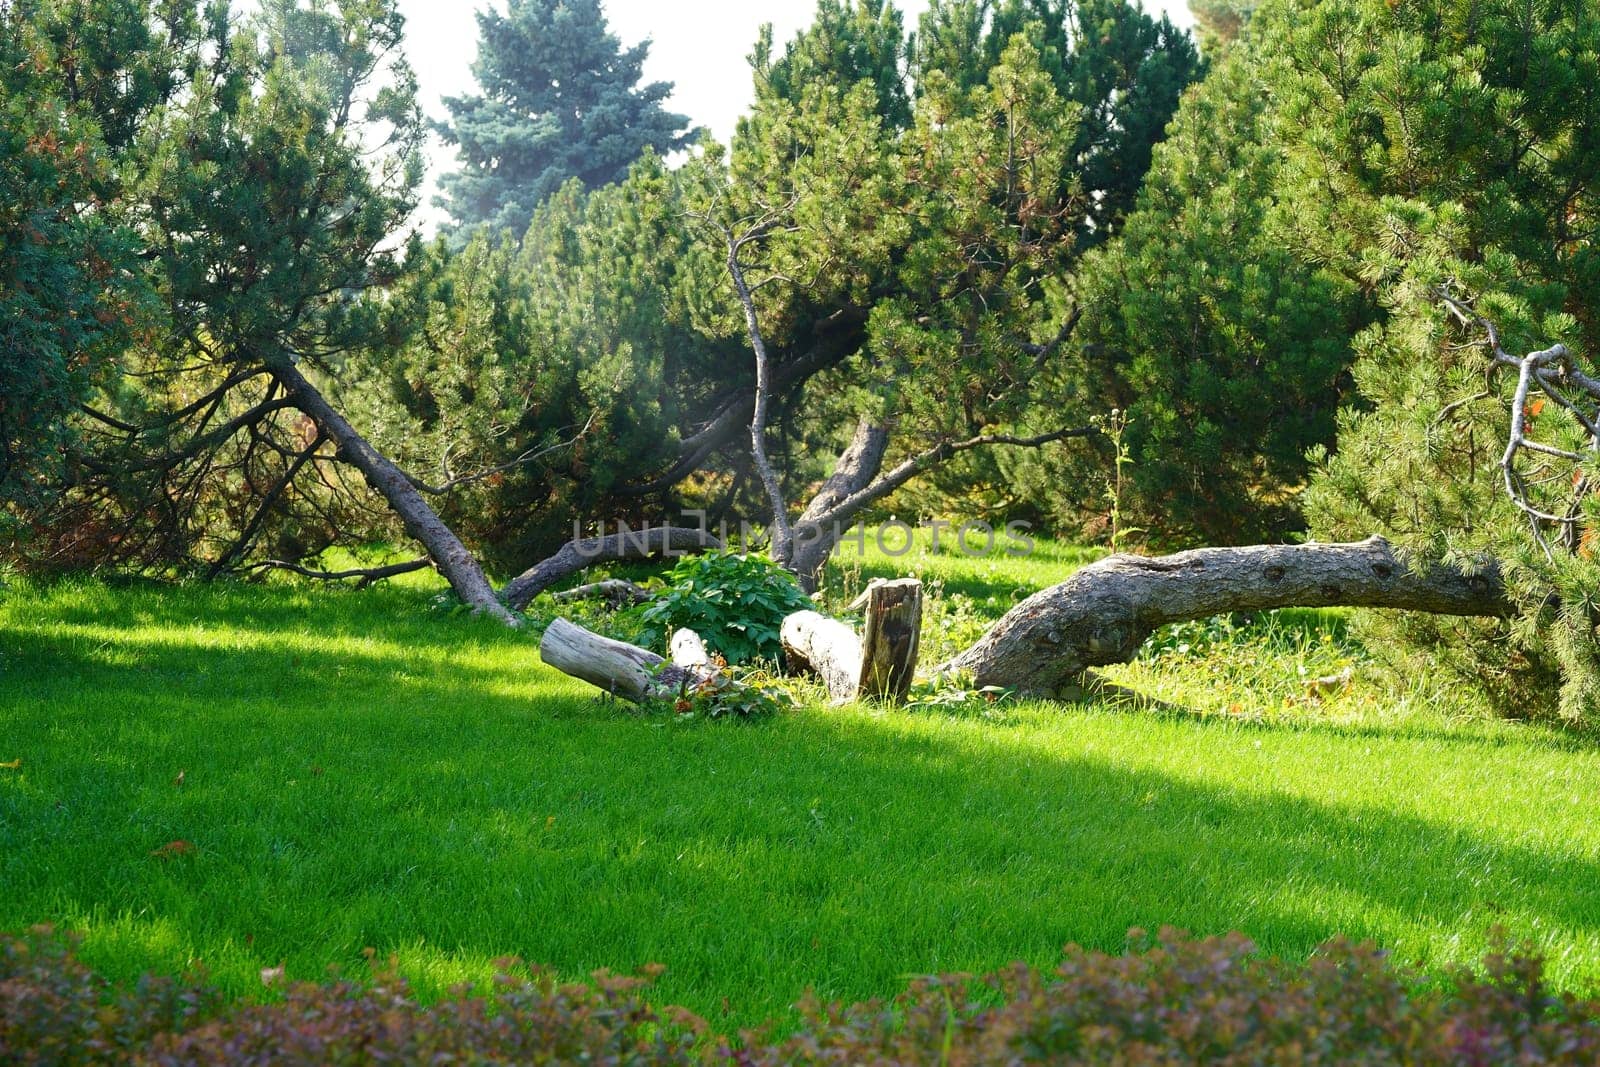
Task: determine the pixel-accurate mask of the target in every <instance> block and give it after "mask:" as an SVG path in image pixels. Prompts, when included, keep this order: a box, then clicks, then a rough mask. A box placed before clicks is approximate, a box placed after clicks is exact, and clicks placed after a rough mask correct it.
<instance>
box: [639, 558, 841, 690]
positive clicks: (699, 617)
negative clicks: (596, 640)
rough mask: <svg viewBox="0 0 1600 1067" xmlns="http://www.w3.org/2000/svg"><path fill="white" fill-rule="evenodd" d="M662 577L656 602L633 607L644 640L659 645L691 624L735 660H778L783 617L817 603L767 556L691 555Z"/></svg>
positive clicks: (720, 652) (717, 649)
mask: <svg viewBox="0 0 1600 1067" xmlns="http://www.w3.org/2000/svg"><path fill="white" fill-rule="evenodd" d="M662 581H663V582H664V584H665V587H664V588H663V589H662V590H661V593H660V594H659V595H658V596H657V597H656V598H655V599H654V600H653V601H651V602H650V603H648V604H645V605H643V606H641V607H638V608H635V609H632V611H631V614H632V616H633V618H634V619H635V620H636V621H637V622H638V623H639V624H640V630H639V635H638V639H639V641H640V643H641V644H644V645H646V646H648V647H651V648H659V647H662V646H664V645H665V644H666V642H667V637H668V635H670V634H671V633H672V632H673V631H675V630H679V629H690V630H693V631H694V632H695V633H697V634H699V635H700V636H701V637H702V638H703V639H704V640H705V643H706V647H707V648H708V649H709V650H711V651H712V652H715V653H717V654H718V655H720V656H722V658H723V659H725V660H726V661H727V662H729V663H733V664H740V663H750V662H753V661H755V660H766V661H769V662H774V663H775V662H777V660H778V658H779V656H780V654H781V653H782V651H783V646H782V644H781V642H780V641H779V636H778V632H779V629H780V627H782V625H783V620H784V618H785V617H786V616H788V615H791V614H793V613H794V612H796V611H804V610H806V609H808V608H811V607H812V606H813V605H812V603H811V599H810V598H809V597H807V596H806V594H805V593H804V592H802V591H801V589H800V586H799V585H797V584H796V583H795V579H794V575H792V574H790V573H789V572H788V571H786V570H784V569H783V568H781V567H779V566H778V565H777V564H775V563H773V562H772V561H771V560H770V559H768V558H767V557H765V556H757V555H744V554H738V553H732V552H718V553H707V554H705V555H702V556H691V557H688V558H686V559H683V560H681V561H680V562H679V563H678V564H677V566H675V567H673V568H672V569H671V570H670V571H668V572H667V573H666V574H665V575H663V576H662Z"/></svg>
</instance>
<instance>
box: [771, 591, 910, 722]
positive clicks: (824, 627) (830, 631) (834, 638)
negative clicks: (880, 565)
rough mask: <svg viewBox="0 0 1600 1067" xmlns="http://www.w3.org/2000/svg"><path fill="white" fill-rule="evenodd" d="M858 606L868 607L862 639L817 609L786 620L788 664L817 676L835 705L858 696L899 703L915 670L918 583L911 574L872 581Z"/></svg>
mask: <svg viewBox="0 0 1600 1067" xmlns="http://www.w3.org/2000/svg"><path fill="white" fill-rule="evenodd" d="M857 604H859V605H861V606H864V607H865V609H866V624H865V626H864V628H863V633H862V636H861V637H857V636H856V632H855V631H854V630H852V629H851V628H850V627H849V626H848V625H847V624H845V623H843V622H840V621H838V620H837V619H830V618H828V617H827V616H826V615H823V614H821V613H819V612H815V611H798V612H795V613H794V614H793V615H790V616H789V617H788V618H786V619H784V620H783V627H782V629H781V631H780V637H781V639H782V641H783V648H784V652H785V654H786V655H787V657H788V660H789V665H790V667H791V668H792V669H795V670H811V671H813V672H815V673H816V674H817V675H818V676H819V677H821V678H822V681H823V683H824V684H825V685H826V686H827V687H828V695H829V697H831V698H832V700H833V702H834V703H835V704H848V703H850V702H851V701H852V700H858V699H862V698H872V699H878V700H888V701H890V702H893V703H899V702H900V701H902V700H904V699H905V696H906V692H907V691H908V690H909V689H910V688H911V681H912V678H913V677H914V676H915V675H916V672H917V654H918V651H919V650H920V648H921V643H922V642H921V629H922V583H921V582H919V581H917V580H916V579H914V578H909V579H905V580H902V581H897V582H875V583H873V584H872V585H871V586H869V587H868V589H867V591H866V593H864V594H863V595H862V597H861V599H860V600H858V601H857ZM854 606H856V605H852V607H854Z"/></svg>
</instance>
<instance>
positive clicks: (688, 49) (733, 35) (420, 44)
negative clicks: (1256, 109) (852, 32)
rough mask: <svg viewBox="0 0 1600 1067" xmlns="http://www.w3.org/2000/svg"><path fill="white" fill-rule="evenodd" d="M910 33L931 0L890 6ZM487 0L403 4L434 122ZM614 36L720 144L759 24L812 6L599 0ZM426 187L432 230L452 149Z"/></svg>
mask: <svg viewBox="0 0 1600 1067" xmlns="http://www.w3.org/2000/svg"><path fill="white" fill-rule="evenodd" d="M896 2H897V3H898V6H899V7H900V8H901V9H902V10H903V11H905V13H906V23H907V25H908V26H911V27H915V25H916V19H917V16H919V15H920V14H921V13H922V12H923V11H924V10H925V9H926V8H927V6H928V4H927V0H896ZM483 6H484V2H483V0H400V10H401V11H402V12H404V13H405V16H406V50H407V53H408V55H409V56H410V57H411V63H412V65H413V66H414V67H415V68H416V71H417V78H418V80H419V82H420V84H421V89H422V101H423V106H424V107H425V108H426V109H427V111H428V114H429V116H430V117H433V118H437V119H444V118H448V117H449V116H448V113H447V112H446V111H445V110H444V107H443V106H442V105H441V104H440V102H439V101H440V98H441V97H445V96H459V95H464V94H471V93H473V92H476V91H477V86H476V83H475V82H474V81H473V79H472V70H471V66H472V61H473V59H474V58H476V56H477V50H478V23H477V20H476V19H474V18H473V17H472V12H473V11H474V10H476V9H479V8H481V7H483ZM1146 6H1147V8H1148V9H1150V10H1153V11H1165V12H1166V13H1167V14H1168V15H1169V16H1171V18H1172V21H1173V22H1175V23H1177V24H1178V25H1180V26H1191V25H1193V22H1194V20H1193V18H1192V17H1191V16H1190V14H1189V9H1188V6H1187V2H1186V0H1146ZM605 10H606V15H607V17H608V19H609V20H610V23H611V31H612V32H613V33H615V34H616V35H617V36H618V37H620V38H621V39H622V43H623V45H624V46H631V45H633V44H635V43H637V42H639V41H641V40H643V39H645V38H647V37H648V38H649V39H650V41H651V46H650V58H649V61H648V62H647V63H646V64H645V80H646V81H666V82H672V83H673V84H674V85H675V87H676V88H675V90H674V92H673V95H672V99H671V100H670V101H668V106H670V107H671V108H672V110H674V111H677V112H679V113H681V114H685V115H688V116H689V118H690V120H691V122H692V123H693V124H694V125H699V126H709V127H710V128H711V132H712V133H713V134H715V135H716V137H717V139H718V140H720V141H722V142H724V143H726V142H727V141H728V139H729V138H730V137H731V136H732V135H733V130H734V126H735V124H736V122H737V120H738V118H739V116H740V115H742V114H743V113H744V112H745V111H746V109H748V108H749V106H750V100H751V96H752V89H751V82H750V68H749V66H748V65H747V64H746V62H745V57H746V56H748V55H749V54H750V50H751V48H752V47H753V46H754V45H755V42H756V36H757V34H758V33H759V31H760V28H761V25H762V23H765V22H770V23H772V25H773V31H774V37H775V40H776V42H777V45H778V47H779V48H780V49H781V48H782V46H783V44H784V43H785V42H786V41H788V40H789V39H790V38H792V37H793V36H794V35H795V34H796V33H798V32H799V31H800V30H802V29H804V28H805V27H806V26H808V25H810V23H811V17H812V14H813V13H814V12H815V11H816V0H605ZM429 160H430V166H429V182H430V185H429V189H428V191H427V193H426V195H425V198H424V199H425V203H424V208H423V210H422V212H421V221H422V222H423V224H424V226H425V227H426V228H427V229H429V230H431V229H433V227H434V226H436V225H437V224H438V221H439V212H438V211H437V210H436V209H435V208H433V207H432V206H431V205H432V200H433V195H434V190H433V188H432V182H433V180H434V179H435V178H436V176H437V174H438V173H439V171H440V170H449V169H452V168H453V167H454V165H455V164H454V155H453V152H452V151H451V150H450V149H448V148H447V147H446V146H444V145H443V144H441V143H439V142H438V141H437V139H435V141H434V143H433V144H432V146H431V149H430V152H429Z"/></svg>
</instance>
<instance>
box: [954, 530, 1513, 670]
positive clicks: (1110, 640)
mask: <svg viewBox="0 0 1600 1067" xmlns="http://www.w3.org/2000/svg"><path fill="white" fill-rule="evenodd" d="M1288 607H1308V608H1309V607H1364V608H1396V609H1399V610H1403V611H1423V612H1430V613H1433V614H1436V615H1464V616H1491V617H1496V616H1503V615H1506V614H1509V613H1510V611H1511V606H1510V604H1509V603H1508V602H1507V600H1506V597H1505V591H1504V589H1503V587H1502V585H1501V582H1500V578H1499V574H1498V571H1497V570H1496V569H1495V568H1494V567H1493V566H1486V567H1485V569H1483V570H1482V571H1479V572H1478V573H1473V574H1469V573H1466V572H1464V571H1461V570H1456V569H1453V568H1448V567H1435V568H1432V569H1431V570H1428V571H1426V572H1425V573H1417V572H1414V571H1412V570H1410V569H1408V568H1407V566H1406V564H1405V563H1404V562H1403V561H1401V560H1400V559H1399V558H1398V557H1396V556H1395V554H1394V551H1393V549H1392V548H1391V547H1390V546H1389V543H1388V542H1387V541H1385V540H1383V539H1382V538H1380V537H1374V538H1371V539H1370V540H1367V541H1362V542H1360V543H1356V544H1333V545H1319V544H1311V545H1273V546H1255V547H1250V548H1202V549H1197V550H1196V551H1193V552H1180V553H1178V554H1177V555H1173V556H1161V557H1157V558H1143V557H1139V556H1112V557H1110V558H1109V559H1103V560H1101V561H1099V562H1098V563H1094V564H1091V565H1090V566H1087V567H1085V568H1083V569H1082V570H1080V571H1078V572H1077V573H1076V574H1074V575H1073V576H1072V577H1071V578H1069V579H1067V580H1066V581H1065V582H1062V583H1061V584H1060V585H1057V586H1053V587H1052V588H1049V589H1046V590H1043V591H1042V592H1039V593H1035V594H1034V595H1033V596H1031V597H1029V598H1028V599H1027V600H1024V601H1023V602H1022V603H1021V604H1018V605H1017V606H1016V607H1015V608H1012V609H1011V611H1009V612H1008V613H1007V614H1006V615H1005V616H1004V617H1003V618H1002V619H1000V621H999V622H997V623H996V624H995V625H994V626H993V627H992V628H991V629H990V630H989V632H988V633H986V634H985V635H984V636H983V638H982V639H981V640H979V641H978V643H977V644H975V645H973V646H972V647H971V648H969V649H967V650H966V651H965V652H963V653H961V654H960V655H958V656H956V657H955V658H954V659H953V660H951V661H950V662H949V663H946V664H944V665H942V666H941V667H940V668H939V669H940V670H950V669H958V670H970V671H971V672H972V673H973V674H974V675H975V676H976V681H977V683H978V684H979V685H1002V686H1011V687H1015V688H1016V689H1018V690H1019V691H1021V692H1023V693H1026V694H1029V695H1034V696H1046V697H1049V696H1056V695H1058V694H1061V693H1063V692H1067V691H1070V690H1071V689H1072V687H1074V686H1075V685H1077V684H1078V682H1079V681H1080V679H1081V677H1082V675H1083V672H1084V671H1085V670H1086V669H1087V668H1090V667H1099V666H1105V665H1107V664H1112V663H1124V662H1127V661H1128V660H1129V659H1131V658H1132V657H1133V655H1134V654H1135V653H1136V652H1137V651H1138V650H1139V646H1140V645H1142V644H1143V643H1144V641H1145V639H1146V638H1147V637H1149V636H1150V634H1151V633H1152V632H1153V631H1155V630H1156V629H1157V628H1158V627H1160V626H1163V625H1165V624H1167V623H1173V622H1184V621H1187V620H1190V619H1204V618H1209V617H1210V616H1212V615H1220V614H1223V613H1226V612H1232V611H1262V610H1267V609H1271V608H1288Z"/></svg>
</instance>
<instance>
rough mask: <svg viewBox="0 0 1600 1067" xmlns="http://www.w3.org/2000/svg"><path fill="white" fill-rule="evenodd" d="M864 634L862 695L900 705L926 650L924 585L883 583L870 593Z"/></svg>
mask: <svg viewBox="0 0 1600 1067" xmlns="http://www.w3.org/2000/svg"><path fill="white" fill-rule="evenodd" d="M866 600H867V616H866V625H865V628H864V629H863V631H862V635H861V695H862V696H866V697H872V698H874V699H877V700H887V701H890V702H892V703H895V704H898V703H900V702H901V701H903V700H905V698H906V693H907V692H908V691H909V690H910V689H911V682H912V680H913V679H914V678H915V677H916V673H917V654H918V652H919V651H920V650H921V647H922V583H921V582H920V581H918V580H917V579H915V578H904V579H901V580H900V581H897V582H881V583H879V584H877V585H874V586H872V587H871V588H869V589H868V590H867V593H866Z"/></svg>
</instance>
